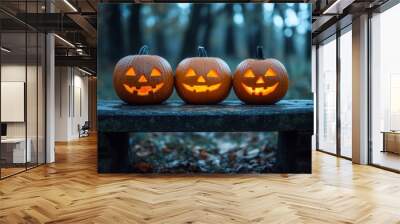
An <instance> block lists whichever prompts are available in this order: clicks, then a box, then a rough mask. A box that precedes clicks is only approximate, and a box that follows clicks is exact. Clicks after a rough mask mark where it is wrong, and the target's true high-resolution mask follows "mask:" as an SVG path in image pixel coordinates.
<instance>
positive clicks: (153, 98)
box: [113, 46, 174, 104]
mask: <svg viewBox="0 0 400 224" xmlns="http://www.w3.org/2000/svg"><path fill="white" fill-rule="evenodd" d="M147 51H148V50H147V47H146V46H145V47H143V48H142V49H141V50H140V52H139V54H138V55H130V56H126V57H124V58H122V59H121V60H120V61H119V62H118V63H117V65H116V66H115V70H114V76H113V84H114V89H115V91H116V93H117V95H118V96H119V97H120V98H121V99H122V100H123V101H125V102H127V103H129V104H158V103H161V102H163V101H164V100H166V99H167V98H168V97H169V96H171V94H172V91H173V86H174V78H173V72H172V68H171V66H170V64H169V63H168V62H167V61H166V60H165V59H164V58H162V57H160V56H156V55H145V54H147Z"/></svg>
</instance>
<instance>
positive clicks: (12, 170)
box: [0, 163, 37, 178]
mask: <svg viewBox="0 0 400 224" xmlns="http://www.w3.org/2000/svg"><path fill="white" fill-rule="evenodd" d="M2 165H3V166H4V167H2V168H1V170H0V172H1V178H5V177H8V176H11V175H13V174H17V173H20V172H22V171H25V170H26V169H30V168H33V167H36V166H37V164H36V163H27V164H26V166H25V164H8V165H5V164H2Z"/></svg>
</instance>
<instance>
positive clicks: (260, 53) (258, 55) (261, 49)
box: [256, 46, 264, 59]
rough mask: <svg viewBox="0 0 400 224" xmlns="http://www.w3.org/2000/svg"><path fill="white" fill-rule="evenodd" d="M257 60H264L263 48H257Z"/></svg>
mask: <svg viewBox="0 0 400 224" xmlns="http://www.w3.org/2000/svg"><path fill="white" fill-rule="evenodd" d="M256 56H257V59H264V52H263V47H262V46H257V55H256Z"/></svg>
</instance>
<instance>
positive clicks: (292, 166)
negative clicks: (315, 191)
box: [277, 131, 312, 173]
mask: <svg viewBox="0 0 400 224" xmlns="http://www.w3.org/2000/svg"><path fill="white" fill-rule="evenodd" d="M311 136H312V132H300V131H282V132H279V137H278V151H277V162H278V171H279V172H281V173H311Z"/></svg>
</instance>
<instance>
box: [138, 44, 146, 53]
mask: <svg viewBox="0 0 400 224" xmlns="http://www.w3.org/2000/svg"><path fill="white" fill-rule="evenodd" d="M138 54H139V55H146V54H149V47H148V46H147V45H143V46H142V47H141V48H140V50H139V53H138Z"/></svg>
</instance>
